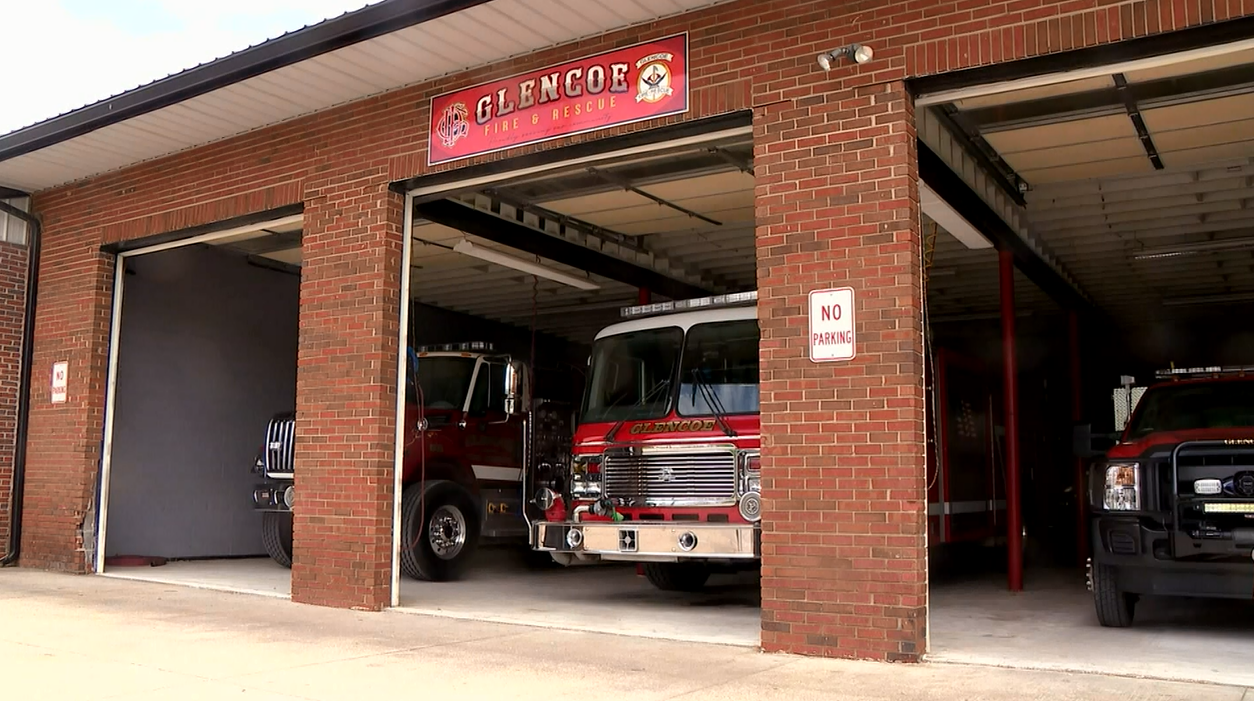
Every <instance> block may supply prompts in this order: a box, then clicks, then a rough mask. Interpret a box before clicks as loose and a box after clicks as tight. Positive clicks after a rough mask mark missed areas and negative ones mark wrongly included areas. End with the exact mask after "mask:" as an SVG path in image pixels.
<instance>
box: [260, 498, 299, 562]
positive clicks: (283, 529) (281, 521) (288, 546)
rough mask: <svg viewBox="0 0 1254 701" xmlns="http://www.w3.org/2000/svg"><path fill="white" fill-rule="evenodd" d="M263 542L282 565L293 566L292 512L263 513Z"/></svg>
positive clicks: (272, 556) (268, 552) (269, 552)
mask: <svg viewBox="0 0 1254 701" xmlns="http://www.w3.org/2000/svg"><path fill="white" fill-rule="evenodd" d="M261 544H262V545H263V546H265V548H266V554H267V555H269V556H270V559H271V560H274V561H275V562H277V563H279V564H280V565H282V566H284V567H287V568H291V566H292V512H291V511H266V512H265V513H263V514H262V515H261Z"/></svg>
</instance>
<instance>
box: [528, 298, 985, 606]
mask: <svg viewBox="0 0 1254 701" xmlns="http://www.w3.org/2000/svg"><path fill="white" fill-rule="evenodd" d="M756 302H757V294H756V293H755V292H746V293H738V294H729V295H720V296H715V297H706V298H700V299H689V300H681V301H676V302H666V303H660V304H647V305H641V306H636V307H628V308H626V309H623V310H622V315H623V316H624V317H625V318H626V320H625V321H622V322H620V323H617V324H615V325H613V326H610V327H607V328H605V329H603V330H602V331H601V332H600V333H599V334H598V335H597V337H596V339H595V341H594V343H593V346H592V352H591V357H590V359H589V372H588V380H587V385H586V387H585V395H584V401H583V406H582V407H581V409H580V411H579V413H578V417H577V419H578V426H577V428H576V430H575V436H574V448H573V459H572V461H571V465H570V473H569V475H568V479H567V480H566V481H565V484H564V485H562V487H561V488H560V489H558V488H555V487H540V488H538V489H534V490H532V491H530V492H528V493H531V494H534V496H533V498H532V501H533V503H534V504H536V505H537V506H538V507H539V508H541V509H543V510H544V519H543V520H541V521H538V522H535V523H532V524H531V543H532V547H533V548H535V549H536V550H539V551H544V552H549V553H551V554H552V555H553V557H554V559H556V560H557V561H558V562H561V563H563V564H573V563H580V562H595V561H600V560H609V561H626V562H636V563H641V564H642V569H643V570H644V574H645V576H646V577H647V578H648V580H649V581H650V582H651V583H652V584H653V585H654V586H656V587H658V588H659V589H663V590H685V591H692V590H696V589H698V588H700V587H702V586H703V585H704V584H705V582H706V580H707V579H708V578H709V576H710V574H711V573H712V572H714V571H720V570H722V571H727V570H732V571H734V570H736V569H756V568H757V567H758V566H759V560H760V556H761V535H760V526H759V521H760V518H761V495H760V489H759V483H760V442H759V428H758V427H759V409H758V387H759V379H758V350H759V349H758V346H759V338H760V335H759V328H758V320H757V309H756ZM937 368H938V371H937V374H938V377H937V379H938V384H939V385H940V387H939V388H938V390H939V395H940V397H941V400H940V401H938V402H937V405H936V408H937V409H939V410H940V412H941V416H942V420H941V421H939V422H937V427H936V428H937V430H936V431H931V432H930V437H931V439H932V440H933V441H934V443H936V444H938V445H937V448H938V450H933V451H929V452H931V453H935V455H932V457H931V458H930V460H929V467H928V476H929V479H930V482H931V485H932V487H931V489H930V491H929V495H930V497H929V501H930V503H929V505H928V510H929V514H932V515H933V516H934V518H932V519H929V521H930V523H931V525H932V529H931V530H932V538H933V539H934V540H936V539H939V540H940V541H942V542H954V541H960V540H969V541H970V540H974V541H987V540H989V539H995V538H996V536H997V534H998V532H999V529H1000V531H1002V532H1003V533H1002V535H1003V536H1004V530H1005V526H1004V523H1005V520H1004V518H1002V512H1003V511H1004V509H1005V498H1004V496H999V495H1004V486H1002V485H1003V484H1004V481H1003V480H1002V474H1004V470H1003V469H1002V468H1001V465H1000V461H999V460H998V459H997V458H996V455H997V454H998V446H997V438H996V435H997V430H996V426H995V421H994V418H993V417H994V411H993V406H992V398H993V397H994V396H995V394H996V392H995V387H994V385H993V384H992V383H991V382H990V380H989V379H988V376H987V374H986V373H984V372H983V371H981V370H980V369H979V368H978V366H973V365H972V364H971V363H969V362H964V361H962V360H961V359H960V358H958V357H957V356H954V355H952V354H948V355H942V356H941V357H940V362H939V363H938V364H937ZM938 432H939V435H937V434H938ZM831 440H832V441H839V440H840V436H832V437H831ZM937 455H939V456H940V457H939V458H937V457H936V456H937Z"/></svg>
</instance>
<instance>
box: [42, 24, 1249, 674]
mask: <svg viewBox="0 0 1254 701" xmlns="http://www.w3.org/2000/svg"><path fill="white" fill-rule="evenodd" d="M1250 14H1254V0H1239V1H1238V0H1140V1H1135V2H1129V1H1127V0H1007V1H1004V2H998V1H993V2H986V1H983V0H957V1H955V0H907V1H906V2H895V3H890V2H882V1H880V0H875V1H871V0H862V1H857V2H831V0H773V1H771V0H740V1H738V2H732V3H726V4H722V5H718V6H715V7H712V8H707V9H705V10H701V11H698V12H693V13H689V14H686V15H680V16H675V17H669V18H666V19H661V20H658V21H655V22H651V23H646V24H643V25H639V26H636V27H632V28H630V29H626V30H623V31H618V32H612V33H608V34H604V35H598V36H596V37H592V38H589V39H587V40H583V41H578V42H573V43H570V44H567V45H564V46H561V47H555V48H552V49H548V50H545V51H541V52H538V53H536V54H532V55H530V56H525V57H518V58H516V59H513V60H510V61H505V62H502V63H500V64H497V65H495V66H492V67H490V68H485V69H479V70H475V71H469V72H465V73H462V74H459V75H455V76H449V77H444V78H441V79H439V80H436V81H432V82H429V83H425V84H421V85H415V86H410V87H407V88H404V89H401V90H397V91H394V92H392V93H388V94H384V95H378V96H374V97H371V98H367V99H363V100H360V101H357V102H354V103H351V104H347V105H343V106H340V107H336V108H334V109H330V110H327V111H325V112H322V113H319V114H314V115H309V116H307V117H303V118H300V119H295V120H292V121H290V122H286V123H284V124H280V125H276V126H273V127H270V128H266V129H259V130H256V131H253V132H250V133H247V134H244V135H240V136H238V137H234V138H230V139H224V140H221V141H218V142H215V143H212V144H209V145H206V146H204V147H201V148H198V149H194V150H190V151H187V152H183V153H179V154H176V155H173V156H170V157H167V158H162V159H157V160H154V161H151V162H147V163H143V164H140V165H137V166H134V167H131V168H128V169H125V170H123V171H120V172H116V173H109V174H104V175H100V176H97V177H94V178H91V179H88V180H86V181H84V182H80V183H75V184H72V185H68V186H65V187H60V188H56V189H54V190H51V191H47V192H41V193H37V196H36V197H35V201H34V207H35V209H36V210H37V211H39V212H40V213H41V214H42V216H43V217H44V221H45V247H44V259H43V261H42V262H41V281H42V282H41V291H40V302H41V303H40V309H39V312H38V315H39V316H38V320H37V322H38V323H37V325H36V334H37V335H36V347H35V366H34V373H35V377H37V378H38V377H43V376H46V375H47V373H48V372H49V371H50V369H51V366H52V363H54V362H56V361H58V360H66V361H68V362H69V363H70V398H69V402H68V403H66V404H63V405H55V406H54V405H50V404H49V403H48V388H47V386H46V383H36V386H35V388H34V393H33V398H32V400H33V412H32V416H31V435H30V439H31V446H32V449H31V451H30V463H29V470H30V472H29V474H28V485H27V502H26V515H27V522H26V524H25V527H24V531H23V533H24V536H23V538H24V542H23V549H24V563H25V564H27V565H30V566H37V567H45V568H51V569H62V570H69V571H80V572H81V571H83V570H84V569H85V568H86V563H87V562H88V561H89V560H90V557H91V552H90V550H89V548H90V546H91V543H92V541H93V539H94V529H93V527H92V520H93V514H94V512H95V509H96V508H97V505H96V504H95V493H96V486H97V482H98V470H99V462H100V452H101V435H102V430H103V409H104V398H105V370H106V359H107V351H108V344H107V341H108V330H109V328H108V321H109V305H110V299H111V292H112V277H111V275H112V271H113V261H112V259H111V257H110V256H108V255H105V254H103V253H101V252H100V245H101V244H102V243H104V242H110V241H118V240H123V239H130V238H135V237H139V236H143V235H147V234H153V233H159V232H164V231H170V230H174V229H178V228H182V227H188V226H194V225H199V224H205V223H209V222H213V221H217V220H221V219H225V218H229V217H233V216H238V215H242V214H246V213H250V212H255V211H259V210H263V209H267V208H272V207H276V206H279V205H287V204H294V203H299V202H305V203H306V204H308V205H309V207H310V209H309V211H310V217H311V220H310V226H311V233H312V237H311V239H310V244H309V246H311V247H313V248H312V249H311V250H309V251H307V257H308V259H309V261H310V266H311V271H312V272H310V273H309V274H310V275H316V276H317V277H312V278H311V280H310V282H309V283H308V284H304V285H303V287H302V297H303V300H302V301H303V302H304V303H305V304H304V308H303V310H302V318H301V333H302V337H301V343H302V345H301V351H300V362H301V368H300V382H299V384H300V389H299V393H300V399H299V401H298V407H297V408H298V411H300V412H301V415H302V418H301V420H300V421H301V423H300V431H301V435H300V437H299V438H298V451H300V453H299V454H300V457H298V458H297V459H298V461H300V463H301V465H302V466H307V467H308V469H309V474H308V475H307V476H306V477H305V478H304V480H303V481H302V484H301V488H302V489H304V490H308V492H306V493H307V498H310V499H313V503H315V504H316V506H315V507H311V508H312V509H313V510H312V511H310V512H307V513H306V514H305V515H302V516H301V517H300V520H299V521H298V523H297V528H298V533H297V536H296V540H297V545H296V549H297V553H296V559H297V563H296V565H295V566H294V569H293V585H294V592H295V594H294V596H295V597H296V598H297V599H298V600H301V601H309V602H317V603H324V604H330V605H337V606H354V607H362V608H376V607H378V606H379V605H381V602H382V601H384V600H385V599H386V589H385V584H384V583H381V582H380V577H381V575H380V572H381V569H382V568H386V562H387V558H388V557H389V556H388V555H387V554H385V553H382V551H381V548H383V546H384V543H383V538H382V535H381V533H382V532H383V531H384V530H386V526H387V524H386V519H387V514H389V513H390V511H389V510H388V509H387V508H385V506H384V504H385V503H390V493H389V492H388V490H389V489H390V486H389V485H390V483H391V477H390V474H391V466H390V461H389V460H388V458H387V455H388V454H389V453H390V451H391V443H390V430H391V429H390V428H389V425H390V422H391V421H393V418H392V417H391V414H390V413H389V409H390V405H389V400H388V397H389V393H390V392H391V391H392V390H390V389H388V388H387V387H388V385H389V383H388V381H387V378H388V377H389V372H388V369H387V368H388V365H389V363H392V362H395V357H396V356H395V352H396V350H397V349H396V348H394V347H393V346H392V345H389V342H388V341H387V340H386V339H387V338H389V337H390V334H391V331H390V324H392V323H393V322H392V321H390V320H389V319H390V318H391V315H393V314H394V310H393V307H392V306H391V305H392V304H393V302H394V298H395V291H394V287H393V286H394V282H393V281H392V279H391V278H392V277H393V276H394V275H395V270H396V269H395V265H396V263H395V261H396V257H395V256H396V251H395V250H393V247H394V245H395V243H394V242H393V238H392V237H393V236H394V234H395V232H393V231H392V230H391V229H392V228H394V227H395V226H396V223H395V221H394V220H393V215H394V212H393V208H394V207H395V204H394V203H389V202H388V200H389V196H386V195H385V194H384V187H385V186H386V184H387V183H388V182H389V181H393V180H398V179H402V178H406V177H412V176H415V175H421V174H423V173H425V172H428V171H429V170H431V169H428V168H427V167H426V165H425V163H426V153H425V139H426V125H427V123H428V114H427V110H428V104H429V100H430V98H431V97H432V96H433V95H435V94H438V93H440V92H443V91H445V90H448V89H451V88H456V87H461V86H465V85H470V84H474V83H479V82H482V81H486V80H491V79H494V78H498V77H503V76H506V75H510V74H513V73H516V72H519V71H523V70H527V69H531V68H538V67H540V66H544V65H549V64H552V63H556V62H560V61H564V60H567V59H572V58H578V57H581V56H584V55H587V54H590V53H595V52H598V51H602V50H605V49H609V48H613V47H618V46H623V45H627V44H631V43H635V42H637V41H641V40H645V39H651V38H656V37H660V36H664V35H667V34H671V33H674V32H676V31H685V30H686V31H688V32H689V40H690V42H691V50H690V59H691V61H690V63H691V66H692V69H691V70H692V109H691V111H690V112H689V113H688V114H686V115H683V116H676V117H671V118H667V119H665V120H654V121H651V122H642V123H639V124H635V125H631V126H628V127H621V128H616V129H611V130H606V131H603V132H599V133H595V134H584V135H580V136H577V137H573V138H571V139H566V140H556V141H552V142H548V143H545V144H542V145H539V146H535V147H524V148H518V149H513V150H509V151H504V152H500V153H497V154H491V155H487V156H482V157H479V158H475V159H470V160H467V161H465V162H462V163H456V164H446V165H444V166H441V167H440V168H439V169H440V170H446V169H452V168H456V167H460V166H462V165H467V164H470V163H479V162H487V161H496V160H500V159H505V158H509V157H512V156H515V155H520V154H522V153H526V152H531V151H535V150H540V149H549V148H554V147H558V146H562V145H566V144H569V143H573V142H575V141H590V140H594V139H597V138H601V137H603V136H608V135H613V134H619V133H624V132H627V131H636V130H642V129H648V128H651V127H656V126H660V125H662V124H665V123H670V122H676V121H681V120H684V119H695V118H701V117H707V116H712V115H716V114H722V113H726V112H729V111H734V110H742V109H752V110H753V111H754V115H755V125H756V126H755V130H756V134H757V137H756V138H757V139H758V141H759V143H758V144H756V149H757V152H758V155H759V157H760V158H762V159H764V160H763V162H764V163H766V166H765V168H766V170H765V171H764V172H763V173H762V176H761V178H762V179H761V181H760V182H759V185H758V195H759V198H760V201H759V202H758V204H757V208H758V212H759V213H760V214H761V216H762V217H763V221H762V224H761V228H760V230H759V234H760V236H761V237H762V238H763V241H761V242H760V243H759V246H758V251H759V255H760V256H762V258H763V260H762V261H760V263H759V271H760V282H761V284H762V286H763V287H762V291H763V294H764V302H763V305H764V309H765V310H766V311H767V317H766V320H765V327H766V335H767V343H766V345H765V347H764V349H763V362H764V371H765V373H766V377H767V382H766V386H765V387H764V391H765V392H766V394H765V395H764V399H765V400H766V405H765V411H764V416H763V420H764V441H765V443H766V446H767V447H766V449H765V457H764V460H765V464H766V484H767V485H768V487H767V508H768V517H769V518H770V519H771V521H770V524H769V526H768V532H767V538H766V547H767V556H766V558H765V560H764V567H765V568H766V572H765V575H766V577H765V585H766V588H765V591H764V608H765V611H764V614H763V618H764V620H763V626H764V630H763V642H764V645H766V646H767V647H768V648H770V649H772V650H790V651H799V652H809V653H817V654H830V655H841V656H851V657H874V658H879V659H913V658H914V657H915V656H917V654H918V653H919V652H920V649H921V646H922V641H923V640H924V636H925V631H924V630H923V623H922V620H923V618H922V612H923V611H924V610H925V606H926V601H925V598H924V586H925V585H924V584H923V582H924V581H925V573H924V570H923V562H924V560H923V557H922V554H921V552H922V551H921V547H922V546H921V544H920V543H919V536H918V534H919V533H922V530H923V524H922V521H921V517H920V516H919V515H918V513H919V512H918V509H919V508H920V504H921V503H922V500H923V495H922V492H921V486H918V485H917V484H916V483H917V481H918V480H920V479H921V478H922V474H923V467H922V465H923V463H922V457H921V455H920V454H919V446H920V445H921V444H920V442H919V441H920V440H921V438H920V435H921V429H920V428H919V426H920V425H921V424H920V421H921V417H922V407H921V405H920V404H919V402H918V392H919V390H918V388H917V386H916V384H915V382H914V377H915V376H916V375H917V374H918V372H919V361H918V357H917V353H918V348H917V345H916V342H915V341H913V340H912V339H911V334H917V332H918V328H917V308H918V299H917V289H916V288H917V280H915V279H914V275H915V273H914V272H913V270H914V262H913V261H914V259H915V257H916V256H917V241H916V239H917V232H915V231H913V230H912V228H911V227H912V226H913V225H912V224H910V223H909V222H911V221H913V217H914V214H913V212H914V211H915V210H916V209H917V205H916V204H914V202H915V194H914V191H913V188H914V184H913V182H914V179H913V175H912V174H911V173H909V172H907V171H909V168H910V167H911V166H910V164H911V163H912V161H913V153H912V152H911V151H910V149H911V148H912V146H911V144H910V143H909V139H910V137H909V133H910V132H909V127H908V124H909V120H910V114H911V110H910V106H909V105H908V104H906V100H905V98H904V97H903V94H902V89H901V81H902V80H904V79H907V78H909V77H913V76H917V75H923V74H928V73H937V72H942V71H952V70H957V69H960V68H968V67H974V66H979V65H986V64H989V63H993V62H996V61H1005V60H1010V59H1015V58H1023V57H1029V56H1039V55H1043V54H1047V53H1054V52H1060V51H1065V50H1068V49H1074V48H1081V47H1087V46H1094V45H1098V44H1103V43H1109V42H1112V41H1118V40H1122V39H1126V38H1130V37H1135V36H1143V35H1148V34H1153V33H1156V32H1165V31H1171V30H1174V29H1180V28H1184V27H1186V26H1196V25H1198V24H1202V23H1206V22H1212V21H1219V20H1223V19H1227V18H1230V17H1237V16H1243V15H1250ZM850 41H862V42H866V43H870V44H872V45H873V47H874V48H875V59H874V60H872V61H871V62H869V63H867V64H865V65H862V66H857V67H854V66H848V65H842V66H839V67H838V68H836V69H835V70H833V71H832V72H831V73H824V72H822V71H821V70H819V69H818V68H817V66H816V64H815V61H814V57H815V55H816V54H817V53H818V52H820V51H823V50H827V49H830V48H833V47H836V46H840V45H843V44H846V43H849V42H850ZM341 239H344V240H343V241H341ZM356 258H360V260H354V261H353V262H351V263H350V262H349V259H356ZM777 266H782V267H781V269H780V270H776V267H777ZM842 280H843V281H847V282H850V283H853V284H855V285H856V286H858V288H859V290H860V291H861V293H862V297H861V298H860V299H861V302H860V307H859V313H860V315H861V316H860V322H859V324H860V325H859V329H858V330H859V333H860V334H861V336H860V338H861V344H862V345H861V346H860V353H861V354H862V355H861V356H860V357H859V359H858V361H857V362H855V363H852V364H848V365H844V366H839V367H837V366H826V365H825V366H822V367H811V366H809V365H807V362H808V361H804V360H803V353H804V339H803V332H802V331H801V329H800V327H799V326H798V323H799V322H798V319H799V318H800V315H801V314H802V313H803V309H802V307H801V304H800V300H802V298H803V296H804V294H805V293H806V292H807V291H808V289H809V288H810V287H811V286H813V285H819V284H822V285H826V284H828V283H829V282H836V281H842ZM341 288H342V289H341ZM350 297H351V298H352V299H353V300H354V301H353V302H352V305H351V307H350V302H349V301H348V299H349V298H350ZM358 305H359V306H358ZM881 405H882V406H881ZM358 411H360V412H361V413H360V414H357V413H356V412H358ZM794 470H799V471H800V472H793V471H794ZM915 472H917V474H914V473H915ZM372 480H378V482H372ZM360 481H365V482H366V483H367V484H365V485H362V484H360ZM350 484H351V488H347V487H348V486H349V485H350ZM341 488H347V489H341ZM337 490H338V491H337ZM337 495H342V496H337ZM829 498H830V499H829ZM305 503H308V502H305ZM302 531H303V533H302Z"/></svg>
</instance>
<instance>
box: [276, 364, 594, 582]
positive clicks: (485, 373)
mask: <svg viewBox="0 0 1254 701" xmlns="http://www.w3.org/2000/svg"><path fill="white" fill-rule="evenodd" d="M408 356H409V364H410V365H409V373H408V377H409V382H408V383H407V392H406V394H407V397H406V406H405V430H404V436H405V438H404V459H403V466H404V467H403V471H402V474H401V483H402V485H403V492H402V495H401V557H400V560H401V570H402V571H403V572H404V573H405V574H406V575H407V576H409V577H412V578H414V579H423V580H435V581H444V580H450V579H456V578H457V577H458V576H460V574H461V572H462V571H463V570H464V568H465V565H466V562H467V561H468V560H469V559H470V558H471V556H472V555H473V554H474V551H475V550H476V548H477V546H478V544H479V543H480V541H481V540H484V539H493V540H497V541H505V542H510V541H512V542H517V543H518V544H519V545H522V544H523V543H525V542H526V538H527V520H528V519H527V516H526V515H525V514H524V513H523V509H524V508H534V507H533V506H532V507H528V505H527V504H525V503H524V500H523V498H522V492H521V490H520V485H522V484H523V482H524V479H523V475H524V471H526V472H527V473H528V480H529V481H530V482H531V483H532V484H536V483H542V484H550V483H551V482H552V477H551V474H550V473H553V472H554V471H559V470H560V471H564V470H565V469H566V463H567V462H568V460H569V457H568V456H569V454H570V430H569V414H568V413H566V414H564V413H563V411H562V407H561V405H560V403H555V402H536V406H535V407H534V409H533V408H532V404H531V401H530V388H531V384H532V382H531V375H532V373H531V369H530V368H529V367H528V366H527V365H526V364H525V363H524V362H522V361H521V360H517V359H513V358H511V357H510V356H509V355H503V354H498V353H495V352H493V348H492V345H491V344H488V343H478V342H476V343H462V344H445V345H441V346H426V347H420V348H417V349H414V350H411V351H410V352H409V354H408ZM563 429H564V430H563ZM294 435H295V416H294V414H293V413H290V412H289V413H286V414H280V415H276V416H275V417H274V418H273V419H272V420H271V421H270V424H269V426H268V427H267V429H266V437H265V445H264V446H263V447H262V450H261V452H260V454H259V455H258V457H257V460H256V464H255V465H254V467H253V471H254V472H255V473H257V474H258V475H259V477H260V480H261V484H259V485H257V486H256V488H255V489H254V490H253V504H254V507H255V508H256V509H257V510H260V511H262V512H263V514H262V541H263V543H264V545H265V548H266V551H267V553H268V554H269V555H270V557H271V558H272V559H273V560H274V561H275V562H278V563H279V564H281V565H284V566H286V567H290V566H291V564H292V509H293V508H299V506H298V504H299V502H298V501H297V500H296V498H295V497H296V485H295V469H294V457H295V450H294V443H295V441H294ZM538 515H539V514H538V512H537V513H536V514H533V516H538Z"/></svg>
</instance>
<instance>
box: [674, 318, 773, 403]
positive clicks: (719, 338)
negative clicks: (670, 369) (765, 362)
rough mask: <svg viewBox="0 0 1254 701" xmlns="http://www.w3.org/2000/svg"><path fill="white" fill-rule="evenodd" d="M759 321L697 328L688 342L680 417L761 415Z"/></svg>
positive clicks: (734, 322)
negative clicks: (759, 408) (759, 394)
mask: <svg viewBox="0 0 1254 701" xmlns="http://www.w3.org/2000/svg"><path fill="white" fill-rule="evenodd" d="M759 333H760V332H759V331H758V322H757V320H756V319H746V320H741V321H721V322H716V323H708V324H696V325H694V326H693V327H692V328H691V329H688V338H687V339H685V340H684V358H683V364H682V366H681V367H680V374H679V377H680V385H679V405H678V407H677V408H678V411H679V414H680V415H681V416H710V415H717V414H723V415H726V414H756V413H757V412H758V338H759Z"/></svg>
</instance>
